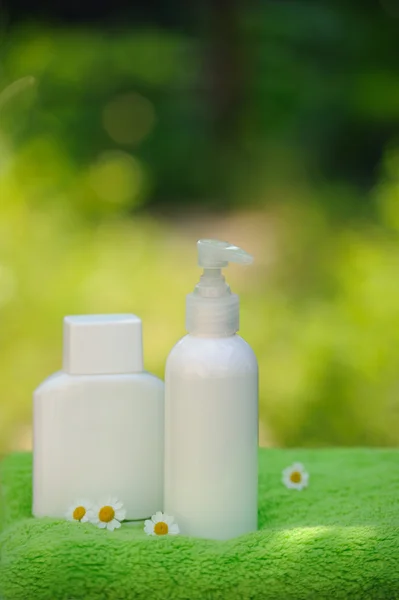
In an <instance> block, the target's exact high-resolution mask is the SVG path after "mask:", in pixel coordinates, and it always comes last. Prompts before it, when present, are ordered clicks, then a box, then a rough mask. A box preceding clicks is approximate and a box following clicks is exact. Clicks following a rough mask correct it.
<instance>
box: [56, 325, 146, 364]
mask: <svg viewBox="0 0 399 600" xmlns="http://www.w3.org/2000/svg"><path fill="white" fill-rule="evenodd" d="M142 370H143V341H142V327H141V319H139V317H136V316H135V315H129V314H126V315H79V316H71V317H65V319H64V353H63V371H64V372H66V373H69V374H70V375H101V374H102V375H107V374H108V375H111V374H117V373H140V372H142Z"/></svg>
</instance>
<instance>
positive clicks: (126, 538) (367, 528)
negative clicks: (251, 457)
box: [0, 449, 399, 600]
mask: <svg viewBox="0 0 399 600" xmlns="http://www.w3.org/2000/svg"><path fill="white" fill-rule="evenodd" d="M293 462H302V463H303V464H304V466H305V468H306V469H307V471H308V472H309V474H310V481H309V487H308V488H307V489H305V490H303V491H297V490H290V489H287V488H286V487H285V486H284V485H283V484H282V482H281V474H282V470H283V469H284V468H285V467H287V466H289V465H290V464H291V463H293ZM31 466H32V463H31V455H30V454H15V455H11V456H9V457H7V458H6V459H5V460H4V461H3V464H2V474H1V484H2V532H1V537H0V544H1V546H0V548H1V565H0V597H1V599H2V600H30V599H32V600H78V599H79V600H100V599H101V600H103V599H104V600H107V599H109V600H125V599H129V600H130V599H140V600H141V599H142V600H152V599H154V600H165V599H168V598H170V599H173V600H197V599H198V600H211V599H212V600H216V599H217V600H235V599H237V600H238V599H240V600H250V599H251V600H255V599H262V600H269V599H270V600H293V599H295V600H302V599H306V600H308V599H312V600H323V599H326V600H327V599H328V600H333V599H335V598H337V599H340V598H342V599H352V600H356V599H366V598H367V599H370V600H378V599H380V598H381V599H382V598H384V599H387V600H395V599H399V451H398V450H366V449H364V450H362V449H360V450H353V449H351V450H348V449H345V450H344V449H331V450H330V449H329V450H297V451H295V450H267V449H262V450H260V479H259V525H260V530H259V531H258V532H255V533H251V534H249V535H245V536H242V537H240V538H236V539H233V540H229V541H226V542H217V541H210V540H200V539H194V538H185V537H183V536H162V537H152V536H146V534H145V533H144V531H143V525H142V524H140V525H126V524H123V525H122V527H121V528H120V529H119V530H116V531H113V532H109V531H105V530H100V529H97V528H96V527H95V526H93V525H90V524H80V523H70V522H65V521H59V520H52V519H33V518H32V517H31Z"/></svg>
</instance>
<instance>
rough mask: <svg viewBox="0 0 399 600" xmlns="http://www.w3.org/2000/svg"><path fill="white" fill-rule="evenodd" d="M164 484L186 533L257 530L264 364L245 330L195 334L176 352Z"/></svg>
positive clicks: (169, 379)
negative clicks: (260, 368) (260, 369)
mask: <svg viewBox="0 0 399 600" xmlns="http://www.w3.org/2000/svg"><path fill="white" fill-rule="evenodd" d="M164 490H165V492H164V503H165V512H166V513H168V514H171V515H173V516H174V517H175V519H176V521H177V523H178V524H179V526H180V529H181V532H182V534H184V535H190V536H195V537H203V538H210V539H228V538H233V537H236V536H239V535H243V534H245V533H248V532H251V531H255V530H256V529H257V515H258V366H257V361H256V357H255V355H254V353H253V351H252V349H251V348H250V346H249V345H248V344H247V343H246V342H245V341H244V340H243V339H242V338H241V337H239V336H238V335H233V336H229V337H218V338H203V337H199V336H193V335H187V336H186V337H184V338H183V339H182V340H180V342H178V344H176V346H175V347H174V348H173V349H172V351H171V353H170V355H169V357H168V360H167V364H166V373H165V488H164Z"/></svg>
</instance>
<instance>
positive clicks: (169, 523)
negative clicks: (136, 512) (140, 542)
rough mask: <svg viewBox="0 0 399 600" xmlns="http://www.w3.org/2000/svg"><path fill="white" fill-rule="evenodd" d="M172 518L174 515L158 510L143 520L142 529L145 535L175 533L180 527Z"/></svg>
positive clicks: (178, 531)
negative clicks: (149, 517)
mask: <svg viewBox="0 0 399 600" xmlns="http://www.w3.org/2000/svg"><path fill="white" fill-rule="evenodd" d="M174 520H175V519H174V517H170V516H169V515H166V514H164V513H162V512H160V511H158V512H156V513H155V515H152V517H151V519H147V520H146V521H145V522H144V531H145V532H146V534H147V535H177V534H178V533H180V529H179V526H178V525H177V523H174Z"/></svg>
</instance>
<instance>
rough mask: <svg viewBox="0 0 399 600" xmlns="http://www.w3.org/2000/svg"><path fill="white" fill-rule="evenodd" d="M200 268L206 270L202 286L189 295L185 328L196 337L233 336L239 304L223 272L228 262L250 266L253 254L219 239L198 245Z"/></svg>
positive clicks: (237, 318) (204, 241)
mask: <svg viewBox="0 0 399 600" xmlns="http://www.w3.org/2000/svg"><path fill="white" fill-rule="evenodd" d="M197 249H198V265H199V266H200V267H202V268H203V269H204V272H203V274H202V276H201V279H200V281H199V283H198V284H197V285H196V287H195V290H194V292H193V293H192V294H189V295H188V296H187V304H186V307H187V310H186V328H187V331H188V332H189V333H194V334H197V335H233V334H234V333H236V331H238V329H239V301H238V296H236V294H232V293H231V290H230V287H229V286H228V284H227V283H226V281H225V278H224V277H223V274H222V269H223V268H224V267H227V265H228V264H229V262H235V263H239V264H242V265H249V264H251V263H252V262H253V258H252V256H251V255H250V254H248V253H247V252H245V251H244V250H242V249H241V248H239V247H238V246H233V245H232V244H229V243H228V242H221V241H219V240H199V241H198V242H197Z"/></svg>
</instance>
